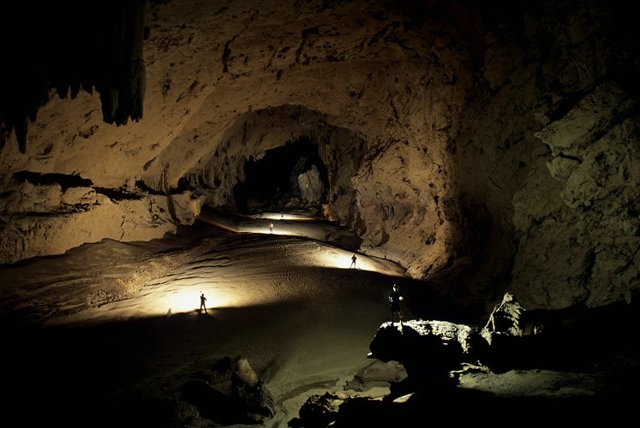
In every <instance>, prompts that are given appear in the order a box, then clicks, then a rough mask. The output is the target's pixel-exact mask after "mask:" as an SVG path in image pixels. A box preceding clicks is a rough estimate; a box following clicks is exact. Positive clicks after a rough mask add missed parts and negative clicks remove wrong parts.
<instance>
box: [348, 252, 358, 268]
mask: <svg viewBox="0 0 640 428" xmlns="http://www.w3.org/2000/svg"><path fill="white" fill-rule="evenodd" d="M357 260H358V258H357V257H356V254H355V253H353V256H351V264H350V265H349V269H355V268H356V261H357Z"/></svg>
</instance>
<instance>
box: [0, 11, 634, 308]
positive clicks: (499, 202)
mask: <svg viewBox="0 0 640 428" xmlns="http://www.w3.org/2000/svg"><path fill="white" fill-rule="evenodd" d="M252 3H253V2H249V1H234V2H227V1H211V2H197V1H195V0H174V1H169V2H151V3H149V4H148V5H147V11H146V25H147V28H146V31H145V34H148V37H147V38H146V40H145V44H144V52H143V53H144V61H145V69H146V81H147V90H146V95H145V117H144V120H142V121H140V122H136V123H130V124H128V125H127V126H114V125H109V124H105V123H104V121H103V120H102V117H101V116H100V114H99V113H98V112H99V111H100V99H99V96H98V95H97V94H93V95H92V94H88V93H84V92H81V93H79V94H78V95H77V97H76V98H75V99H73V100H69V99H60V98H57V97H54V96H52V97H51V99H50V100H49V101H48V102H47V103H46V104H45V105H44V106H42V107H41V109H40V110H39V112H38V115H37V119H36V121H35V122H34V123H33V124H31V125H30V127H29V129H30V131H29V144H28V146H27V151H26V153H25V154H21V153H20V152H19V151H18V149H17V145H16V144H7V145H6V146H5V147H4V148H3V149H2V151H1V152H0V172H1V174H0V185H1V186H2V194H3V197H5V198H11V197H14V196H11V195H15V194H20V192H22V194H28V195H30V196H28V197H27V198H31V199H34V200H38V198H40V196H37V195H39V194H42V193H43V192H44V193H46V192H48V191H49V190H47V189H46V188H44V187H43V186H42V185H35V186H33V185H32V186H31V187H29V186H28V185H27V184H26V183H25V182H24V181H21V180H17V179H16V178H15V176H14V174H15V173H16V172H19V171H34V172H39V173H52V172H55V173H60V174H67V175H80V176H82V177H84V178H87V179H90V180H91V181H92V183H93V187H92V188H94V190H95V188H98V190H96V192H97V193H98V194H101V195H103V196H104V197H101V198H97V199H96V201H97V202H95V203H94V202H91V203H90V204H85V205H86V209H84V210H82V211H81V212H76V213H74V214H73V215H75V216H84V217H82V218H86V219H93V218H94V217H91V216H95V218H96V219H98V218H99V219H100V221H101V223H102V224H103V225H104V227H102V228H98V229H97V230H94V231H93V232H92V235H91V237H90V238H89V237H87V236H86V235H83V234H82V233H79V232H78V233H77V232H76V231H75V230H76V229H75V226H69V229H68V233H69V235H70V236H72V237H73V238H69V239H66V240H60V241H63V242H66V244H64V245H62V244H57V245H54V244H53V242H54V241H58V239H56V238H53V235H46V234H43V232H41V231H40V230H41V229H42V228H41V227H40V226H39V225H40V224H45V223H41V221H42V220H41V219H37V221H34V220H33V217H34V216H27V215H25V213H26V211H24V210H22V211H21V210H20V209H17V208H15V207H13V205H7V208H6V209H5V210H4V211H3V212H2V219H3V223H2V224H3V226H2V227H3V231H8V230H12V231H14V232H11V233H12V234H13V235H11V236H13V238H11V242H14V243H15V242H21V243H22V244H20V245H22V246H23V247H37V248H39V250H38V251H37V252H28V251H27V252H23V253H15V249H16V248H17V246H18V245H17V244H11V243H9V240H8V239H5V240H4V241H3V243H2V245H1V248H2V250H1V251H2V254H14V253H15V254H18V255H15V256H10V257H9V256H4V257H5V258H4V259H3V260H10V261H14V260H18V259H21V258H25V257H29V256H32V255H40V254H49V253H59V252H62V251H64V250H65V249H66V248H70V247H72V246H75V245H77V244H79V243H81V242H89V241H91V240H98V239H101V238H100V237H101V236H102V237H115V239H147V238H149V239H150V237H152V236H161V234H162V233H164V232H166V231H171V230H172V228H174V227H175V225H176V224H179V223H181V222H183V223H189V222H192V221H193V219H194V217H195V216H196V215H197V213H198V211H199V209H200V206H201V205H202V204H203V203H207V204H208V205H210V206H213V207H220V208H225V209H234V208H235V201H234V199H233V191H232V190H233V187H234V186H235V185H236V184H237V183H238V182H240V181H242V180H243V179H244V171H243V165H244V162H245V161H246V160H247V159H250V158H252V159H260V158H262V157H263V156H264V154H265V153H266V152H267V151H268V150H271V149H273V148H276V147H279V146H282V145H284V144H285V143H286V142H288V141H292V140H295V139H296V138H300V137H305V138H308V139H309V140H310V141H312V142H313V143H314V144H317V145H318V147H319V149H320V156H321V158H322V159H323V161H324V163H325V165H326V166H327V169H328V172H329V182H330V183H329V185H330V190H329V195H328V198H327V200H326V201H324V204H323V206H322V210H323V213H324V215H325V216H326V217H327V218H329V219H331V220H334V221H336V222H338V223H341V224H343V225H345V226H348V227H350V228H352V229H353V230H355V231H356V232H357V233H358V234H359V235H360V236H361V237H362V238H363V245H362V251H364V252H366V253H370V254H373V255H378V256H384V257H387V258H389V259H392V260H396V261H398V262H400V263H401V264H403V265H404V266H405V267H406V268H407V270H408V272H409V274H410V275H411V276H413V277H415V278H420V279H425V280H427V284H428V285H426V286H433V287H438V288H439V289H440V290H441V291H442V292H443V293H448V294H450V296H451V298H452V299H457V300H460V301H466V302H490V301H491V300H492V299H496V298H498V297H499V296H500V294H501V293H502V292H503V291H504V290H505V289H507V288H510V289H511V290H512V291H513V292H514V294H516V297H517V298H518V299H520V300H521V301H522V303H523V304H524V305H525V307H528V308H542V307H548V308H561V307H566V306H571V305H576V304H587V305H591V306H597V305H601V304H604V303H607V302H610V301H615V300H620V299H629V298H630V297H629V296H630V293H631V291H632V290H633V289H637V288H638V248H639V247H640V244H639V243H638V239H639V238H638V215H637V213H638V209H639V207H638V206H637V204H638V202H637V201H638V194H637V192H638V190H637V189H638V186H637V184H638V183H637V182H638V168H637V162H636V161H637V160H638V143H637V140H638V132H637V124H638V118H637V109H636V105H637V93H638V92H637V91H636V88H637V85H635V83H634V82H633V80H632V79H630V78H629V76H633V75H634V73H635V72H636V71H637V70H638V67H639V66H640V64H639V61H638V55H637V46H635V44H634V43H635V42H634V40H637V37H635V34H633V33H634V31H635V30H633V26H632V25H631V24H632V23H630V22H627V21H626V20H625V19H624V16H625V14H624V10H613V9H610V8H609V6H608V5H606V4H603V3H600V2H596V1H594V2H586V3H583V2H573V1H561V2H522V3H518V4H514V5H510V6H509V7H506V8H505V7H500V8H498V7H496V6H497V5H496V4H494V3H492V2H488V3H487V4H484V5H483V4H476V3H475V2H466V1H457V2H445V1H442V2H440V1H430V2H418V1H416V2H393V1H379V2H358V1H356V2H341V1H336V2H326V1H310V2H297V1H290V2H287V1H284V2H275V1H274V2H271V1H266V2H262V3H261V4H260V5H259V6H256V5H255V4H252ZM626 31H628V32H626ZM629 32H631V33H629ZM10 138H15V135H12V136H10ZM24 189H27V190H24ZM99 189H119V190H120V191H122V192H125V193H131V194H134V195H137V196H136V198H137V200H138V201H140V202H139V203H140V204H141V205H140V206H139V207H138V208H136V210H134V211H135V213H136V214H127V212H129V213H130V212H132V211H130V210H129V211H127V209H125V208H124V207H123V206H122V205H123V204H122V203H121V202H120V201H118V200H117V198H113V197H110V196H109V195H107V193H109V192H106V193H104V192H103V193H101V192H100V190H99ZM56 192H57V191H54V193H55V195H53V196H51V197H50V198H49V199H48V200H53V201H54V202H47V203H50V204H53V205H55V206H57V205H56V204H57V203H58V202H57V201H58V196H57V195H58V193H56ZM61 192H62V191H61ZM88 192H89V193H90V189H89V190H88ZM105 198H106V199H105ZM92 201H93V199H92ZM150 201H156V202H154V203H155V204H156V205H155V206H158V207H165V206H166V209H165V208H163V209H165V211H166V212H167V213H168V215H164V216H159V217H158V216H156V217H154V214H157V213H155V212H154V209H152V208H149V207H150V206H151V205H150V204H151V202H150ZM128 203H130V202H128ZM109 204H112V205H115V206H117V210H118V211H117V212H112V211H109V210H113V209H114V208H113V207H111V208H108V207H109ZM12 207H13V208H12ZM99 210H103V211H104V214H100V213H99ZM45 211H47V212H49V213H51V215H50V216H49V217H50V219H49V220H47V221H49V222H52V221H53V222H54V223H55V222H56V221H62V220H61V219H64V218H67V217H68V215H69V213H67V212H62V211H60V209H57V208H51V209H49V208H47V209H46V210H45ZM63 211H64V210H63ZM136 216H137V218H139V219H143V220H140V221H138V223H137V224H140V225H141V226H140V228H139V230H143V229H146V230H148V231H149V232H147V233H146V234H143V235H140V234H136V233H121V234H120V236H118V234H119V233H118V228H119V227H120V225H121V224H123V221H124V220H123V219H129V218H133V217H136ZM29 218H32V219H31V220H29ZM158 218H162V226H160V227H154V228H152V227H143V226H142V225H146V226H150V225H153V224H154V221H155V222H156V223H157V222H158ZM56 219H59V220H56ZM88 221H89V220H88ZM93 221H94V220H90V221H89V223H92V222H93ZM107 225H108V226H107ZM89 229H91V228H89ZM103 229H104V230H103ZM25 230H29V231H30V232H24V231H25ZM111 231H113V233H112V232H111Z"/></svg>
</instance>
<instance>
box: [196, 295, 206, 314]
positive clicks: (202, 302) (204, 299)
mask: <svg viewBox="0 0 640 428" xmlns="http://www.w3.org/2000/svg"><path fill="white" fill-rule="evenodd" d="M206 301H207V298H206V297H204V293H203V292H202V291H201V292H200V310H199V311H198V312H200V313H202V310H203V309H204V312H205V313H207V305H206V304H205V302H206Z"/></svg>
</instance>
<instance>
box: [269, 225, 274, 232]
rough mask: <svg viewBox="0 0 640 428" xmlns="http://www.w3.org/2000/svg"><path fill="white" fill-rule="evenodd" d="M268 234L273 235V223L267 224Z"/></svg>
mask: <svg viewBox="0 0 640 428" xmlns="http://www.w3.org/2000/svg"><path fill="white" fill-rule="evenodd" d="M269 233H273V223H269Z"/></svg>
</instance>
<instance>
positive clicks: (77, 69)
mask: <svg viewBox="0 0 640 428" xmlns="http://www.w3.org/2000/svg"><path fill="white" fill-rule="evenodd" d="M146 1H147V0H111V1H108V0H105V1H100V2H92V3H91V5H90V6H86V7H83V8H82V9H79V8H78V4H77V3H76V2H72V1H60V2H47V3H44V4H42V5H39V7H38V8H33V7H30V6H29V5H28V4H24V5H18V6H16V5H13V4H11V5H9V4H3V5H2V6H0V16H2V17H3V18H9V19H10V20H11V22H12V23H13V25H12V26H5V25H3V26H0V43H1V45H0V51H1V52H2V54H3V57H4V58H6V59H7V60H8V63H9V64H10V66H6V67H3V70H2V75H1V76H0V150H2V148H3V147H4V144H5V142H6V140H7V139H8V138H9V136H10V135H11V133H12V132H14V133H15V136H16V140H17V142H18V147H19V149H20V151H21V152H23V153H24V152H25V151H26V146H27V126H28V121H27V118H28V119H30V120H31V121H35V119H36V113H37V111H38V109H39V108H40V107H41V106H42V105H44V104H45V103H46V102H47V101H48V100H49V91H50V90H51V89H54V90H55V91H56V93H57V94H58V96H59V97H60V98H66V97H67V96H68V95H69V94H70V96H71V98H75V97H76V96H77V95H78V93H79V92H80V90H81V89H82V90H85V91H87V92H89V93H91V92H92V91H93V89H94V88H95V89H96V90H97V91H98V92H99V93H100V101H101V103H102V112H103V119H104V121H105V122H107V123H115V124H117V125H123V124H126V123H127V122H128V120H129V118H131V119H132V120H135V121H137V120H139V119H141V118H142V113H143V108H142V107H143V99H144V91H145V68H144V62H143V57H142V44H143V39H144V12H145V7H146ZM34 37H35V38H36V39H39V40H38V42H36V43H33V42H32V40H33V38H34Z"/></svg>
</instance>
